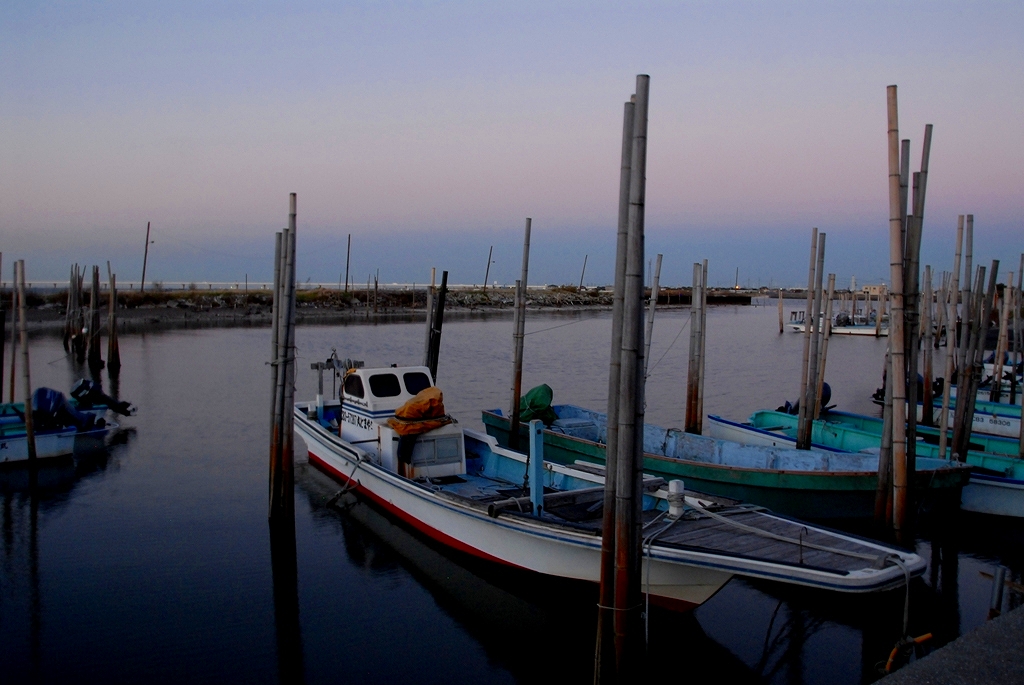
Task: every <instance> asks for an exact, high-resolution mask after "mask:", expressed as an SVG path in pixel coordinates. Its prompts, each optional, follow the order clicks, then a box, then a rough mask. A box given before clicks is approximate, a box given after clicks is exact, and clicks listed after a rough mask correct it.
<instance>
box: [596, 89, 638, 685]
mask: <svg viewBox="0 0 1024 685" xmlns="http://www.w3.org/2000/svg"><path fill="white" fill-rule="evenodd" d="M634 100H635V97H634V99H633V100H630V101H629V102H627V103H625V105H624V106H623V114H622V147H621V157H620V163H619V211H618V222H617V229H616V240H615V277H614V290H613V297H612V335H611V338H612V339H611V355H610V360H609V363H608V403H607V412H608V418H607V439H606V441H605V482H604V503H603V507H604V508H603V510H602V527H601V579H600V586H599V595H598V614H597V644H596V646H595V650H594V681H595V683H600V682H602V681H605V682H611V681H613V680H614V679H615V670H616V669H615V665H616V659H615V649H614V647H615V641H614V620H613V619H614V615H615V612H614V606H615V542H616V529H615V520H616V518H615V511H616V507H615V504H616V500H615V498H616V493H617V482H618V481H617V474H618V448H619V440H618V435H619V383H620V380H621V373H620V370H621V366H622V314H623V300H624V297H625V280H626V257H627V252H628V249H629V243H628V236H629V193H630V178H631V168H632V167H631V165H632V158H633V114H634V109H635V106H636V105H635V101H634Z"/></svg>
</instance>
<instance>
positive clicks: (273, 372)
mask: <svg viewBox="0 0 1024 685" xmlns="http://www.w3.org/2000/svg"><path fill="white" fill-rule="evenodd" d="M282 237H283V236H282V233H281V232H280V231H278V232H277V233H275V234H274V299H273V303H272V304H271V307H270V387H271V388H272V390H271V393H270V395H271V397H270V434H271V435H274V431H275V430H279V427H278V426H277V375H278V373H279V371H280V369H279V368H278V367H279V359H278V354H277V353H278V350H277V334H278V327H279V325H280V320H281V279H282V277H283V276H282V272H283V265H282V260H283V258H284V247H283V243H282ZM339 426H340V424H339ZM339 430H340V428H339ZM274 451H275V448H274V446H273V444H272V445H271V468H273V463H274V457H273V454H274Z"/></svg>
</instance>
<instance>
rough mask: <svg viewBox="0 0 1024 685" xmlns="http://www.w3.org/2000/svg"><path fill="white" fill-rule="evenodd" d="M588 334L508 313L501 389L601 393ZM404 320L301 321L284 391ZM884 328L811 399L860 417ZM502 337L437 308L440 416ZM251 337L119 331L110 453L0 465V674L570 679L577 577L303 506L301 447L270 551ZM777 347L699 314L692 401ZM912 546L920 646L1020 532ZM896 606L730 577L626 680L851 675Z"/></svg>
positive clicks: (53, 371) (683, 332)
mask: <svg viewBox="0 0 1024 685" xmlns="http://www.w3.org/2000/svg"><path fill="white" fill-rule="evenodd" d="M798 305H802V303H795V302H794V308H796V307H797V306H798ZM687 318H688V315H687V312H686V310H673V311H664V312H659V315H658V318H657V322H656V325H655V334H654V339H653V349H652V361H651V377H650V380H649V382H648V390H647V401H648V407H647V416H648V420H649V421H650V422H651V423H656V424H659V425H676V426H678V425H681V423H682V414H683V411H684V401H683V395H684V390H685V382H686V355H687V350H688V342H689V338H688V335H689V330H688V328H686V327H685V321H686V320H687ZM787 318H788V314H787ZM609 327H610V315H609V314H608V313H607V312H590V313H573V314H538V315H533V316H532V317H531V318H530V320H529V321H528V323H527V332H528V333H530V335H528V337H527V338H526V354H525V358H526V369H525V372H524V381H523V384H524V388H529V387H532V386H533V385H536V384H538V383H548V384H549V385H551V387H552V388H553V389H554V392H555V401H556V402H560V401H564V402H572V403H576V404H582V405H586V406H590V407H595V408H603V407H604V405H605V398H604V394H605V388H606V383H607V360H608V342H609V337H610V336H609ZM423 339H424V331H423V324H422V323H414V324H405V323H392V324H381V325H372V324H364V325H356V324H352V325H345V326H330V327H301V328H299V329H298V331H297V345H298V348H299V354H300V360H299V367H298V391H297V397H299V398H306V397H312V396H313V394H314V393H315V391H316V375H315V373H314V372H313V371H310V370H309V363H310V362H312V361H317V360H322V359H325V358H326V357H327V356H328V355H329V354H330V352H331V349H332V348H336V349H337V351H338V354H339V356H341V357H343V358H344V357H352V358H356V359H362V360H365V361H366V363H367V364H368V365H387V364H391V363H410V362H418V361H419V360H420V359H421V357H422V348H423ZM884 347H885V341H884V340H875V339H871V338H868V339H851V338H842V337H835V338H833V339H832V341H831V342H830V347H829V366H828V374H827V380H828V381H829V382H830V384H831V385H832V387H833V400H832V401H833V403H835V404H838V405H839V406H840V407H841V408H843V409H847V410H850V411H856V412H863V413H873V412H874V411H875V408H874V407H873V405H872V404H871V403H870V399H869V396H870V393H871V392H872V391H873V389H874V388H875V386H876V385H877V384H878V382H879V378H880V375H881V364H882V356H883V354H884ZM510 348H511V320H510V318H508V317H506V316H490V317H480V318H475V319H469V320H461V321H452V322H449V323H448V324H446V326H445V333H444V339H443V341H442V347H441V364H440V368H439V370H438V384H439V385H440V386H441V388H442V389H443V390H444V392H445V399H446V404H447V406H448V409H449V411H450V412H451V413H453V414H454V415H455V416H456V417H457V418H458V419H459V421H460V422H462V423H463V424H465V425H467V426H473V427H478V426H480V425H481V424H480V423H479V411H480V410H481V409H485V408H493V407H506V405H507V404H508V402H509V390H508V387H509V375H510V363H509V357H510V355H509V350H510ZM268 349H269V330H268V329H245V328H234V329H212V330H200V331H174V332H163V333H150V334H145V335H133V336H125V337H123V338H122V339H121V354H122V362H123V369H122V372H121V377H120V382H119V383H118V384H117V385H115V386H112V385H111V383H110V381H109V380H107V379H106V378H105V376H104V380H105V381H106V382H105V389H107V390H108V391H114V392H116V393H118V394H119V395H120V396H121V397H123V398H126V399H129V400H131V401H132V402H134V403H135V404H137V405H138V406H139V408H140V410H139V414H138V416H136V417H133V418H129V419H126V420H124V421H123V425H124V430H123V431H122V432H121V433H120V435H119V436H117V439H116V440H115V442H114V444H112V445H111V447H110V448H109V450H107V451H106V452H104V453H102V454H98V455H96V456H94V457H89V458H85V459H81V460H79V461H78V462H77V463H75V464H70V463H69V464H65V465H62V466H58V467H48V468H45V469H43V470H42V471H41V472H40V474H39V476H38V481H37V482H36V483H34V484H32V483H30V482H29V478H28V474H27V472H25V471H22V470H15V471H10V470H8V471H6V472H4V473H2V474H0V680H3V681H4V682H12V683H14V682H57V681H69V680H70V681H74V682H100V681H102V682H181V681H184V680H188V681H201V682H282V681H284V682H299V681H305V682H309V683H321V682H338V681H352V680H358V681H359V682H362V683H392V682H424V683H431V682H438V683H441V682H444V683H457V682H467V683H470V682H472V683H479V682H495V683H511V682H536V681H549V680H556V679H557V680H560V681H562V682H566V681H568V682H581V683H582V682H588V681H589V680H590V669H591V661H592V653H593V635H594V614H595V608H594V599H595V595H594V592H593V590H592V589H591V588H589V587H585V586H583V587H581V586H579V585H577V584H574V583H566V582H560V581H553V580H548V579H540V578H537V577H534V576H530V575H526V574H522V573H519V572H515V571H509V570H505V569H497V568H495V567H493V566H491V565H489V564H486V563H482V562H478V561H475V560H471V559H467V558H466V557H464V556H461V555H457V554H453V553H450V552H448V551H446V550H445V549H443V548H441V547H438V546H437V545H435V544H434V543H432V542H430V541H428V540H426V539H425V538H423V537H422V536H420V535H418V534H416V533H413V532H411V531H410V530H409V529H407V528H406V527H404V526H402V525H399V524H397V523H396V522H394V521H393V520H391V519H390V518H389V517H387V516H385V515H383V514H382V513H380V512H379V511H377V510H375V509H374V508H372V507H370V506H368V505H366V504H362V503H359V502H357V501H356V500H353V499H347V500H346V499H343V500H341V502H339V504H338V505H337V506H331V507H328V506H326V502H327V501H328V500H329V499H330V498H331V497H332V496H333V495H334V493H336V492H337V491H338V489H339V488H338V485H337V484H336V483H334V482H333V481H332V480H330V479H329V478H327V477H325V476H324V475H323V474H321V473H319V472H318V471H316V469H314V468H312V467H310V466H308V465H300V466H299V467H298V470H297V484H296V522H295V523H296V544H295V550H296V552H295V557H294V564H293V565H291V568H292V569H293V571H295V577H294V578H289V573H287V572H285V573H282V572H281V568H282V565H281V563H280V551H279V550H276V551H275V562H276V563H275V564H273V565H272V563H271V540H270V535H269V531H268V526H267V523H266V504H267V501H266V500H267V426H268V421H269V373H268V367H267V366H266V365H265V362H266V360H267V358H268ZM801 350H802V342H801V338H800V336H798V335H796V334H791V333H787V334H785V335H779V334H778V332H777V313H776V310H775V308H774V305H773V304H772V306H768V307H714V308H711V309H710V311H709V313H708V359H707V381H706V390H705V409H706V411H707V412H708V413H712V414H721V415H723V416H726V417H729V418H736V419H742V418H744V417H745V416H747V415H749V414H750V413H751V412H752V411H754V410H756V409H762V408H766V407H771V408H774V407H775V406H778V405H779V404H782V402H783V401H784V400H786V399H790V400H792V399H794V398H795V396H796V393H797V385H798V384H799V365H800V358H801ZM31 351H32V360H33V361H32V373H33V381H34V383H35V384H36V385H48V386H51V387H55V388H59V389H63V390H66V389H67V388H68V387H69V385H70V383H71V382H72V381H73V380H75V379H77V378H78V377H81V376H82V375H84V371H83V369H80V368H76V367H75V365H74V364H72V363H71V362H70V361H69V360H67V359H66V358H65V357H64V354H63V349H62V348H61V347H60V341H59V340H58V339H56V338H39V339H34V340H33V341H32V348H31ZM329 388H330V382H329V381H328V391H329ZM299 444H300V445H301V442H300V443H299ZM917 548H918V551H919V552H920V553H922V554H923V555H924V556H925V557H926V558H929V559H931V566H930V568H929V571H928V572H926V573H925V575H924V577H923V578H921V579H918V580H916V581H915V582H914V583H913V585H912V589H911V608H910V626H911V627H910V632H911V633H912V634H914V635H919V634H922V633H925V632H933V633H934V634H935V635H936V639H935V643H936V644H941V643H944V642H946V641H949V640H950V639H953V638H955V637H956V636H957V635H959V634H960V633H961V632H963V631H967V630H970V629H971V628H973V627H975V626H977V625H979V624H980V623H982V622H983V621H984V620H985V616H986V613H987V610H988V601H989V593H990V589H991V581H990V580H989V579H987V578H986V577H984V576H983V575H982V573H984V572H989V571H991V569H992V567H993V565H994V564H997V563H1004V564H1006V565H1008V566H1009V567H1010V568H1011V572H1012V577H1014V578H1015V579H1017V580H1019V579H1020V574H1021V571H1022V570H1024V558H1022V556H1024V555H1022V550H1024V526H1020V527H1018V526H1016V525H1014V524H1012V523H1005V522H999V523H997V522H992V521H989V520H986V519H978V518H963V519H961V520H958V521H945V522H940V523H938V524H936V525H933V526H930V527H928V528H925V529H923V530H922V531H921V533H920V537H919V540H918V542H917ZM287 556H288V555H287V553H286V554H285V557H286V563H284V565H283V567H284V568H287V567H288V566H289V564H288V563H287ZM903 600H904V595H903V593H902V591H896V592H891V593H887V594H885V595H882V596H876V597H870V598H863V597H852V598H851V597H836V596H834V595H826V594H822V593H817V592H810V591H804V590H799V589H794V588H788V587H783V586H779V585H774V584H770V583H760V582H747V581H743V580H740V579H734V580H733V581H731V582H730V583H729V584H728V585H727V586H726V587H725V588H724V589H723V590H722V591H721V592H720V593H719V594H718V595H716V596H715V597H714V598H712V599H711V600H710V601H708V602H707V603H706V604H705V605H703V606H702V607H700V608H699V609H698V610H696V611H695V612H693V613H691V614H687V615H678V614H672V613H669V612H664V611H657V610H654V611H652V613H651V616H650V621H649V650H650V663H651V664H652V665H651V668H650V670H651V672H652V673H651V675H655V676H656V677H664V678H683V677H685V678H692V677H694V676H706V677H709V678H711V677H714V678H718V679H722V678H725V679H726V680H725V681H726V682H752V683H760V682H770V683H783V682H785V683H862V682H870V681H872V680H874V679H876V678H877V677H878V671H877V664H878V663H879V662H884V660H885V658H886V657H887V656H888V652H889V650H890V649H891V648H892V646H893V644H894V643H895V641H896V640H897V639H898V638H899V636H900V632H901V623H902V614H903ZM1014 601H1016V599H1015V597H1014V596H1010V597H1008V599H1007V605H1008V606H1009V604H1010V603H1011V602H1014Z"/></svg>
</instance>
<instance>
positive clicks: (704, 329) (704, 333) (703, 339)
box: [697, 259, 708, 435]
mask: <svg viewBox="0 0 1024 685" xmlns="http://www.w3.org/2000/svg"><path fill="white" fill-rule="evenodd" d="M700 283H701V286H700V340H698V344H699V347H698V348H697V349H698V351H699V355H698V356H697V434H698V435H703V434H704V364H705V362H706V361H707V340H708V260H706V259H705V260H703V261H702V264H701V279H700Z"/></svg>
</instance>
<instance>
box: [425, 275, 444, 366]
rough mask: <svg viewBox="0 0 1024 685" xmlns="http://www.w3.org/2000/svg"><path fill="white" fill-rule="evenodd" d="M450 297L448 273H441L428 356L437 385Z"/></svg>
mask: <svg viewBox="0 0 1024 685" xmlns="http://www.w3.org/2000/svg"><path fill="white" fill-rule="evenodd" d="M447 297H448V272H447V271H442V272H441V287H440V289H439V290H438V291H437V304H436V305H435V306H434V324H433V328H432V329H431V331H430V352H429V354H428V355H427V367H429V368H430V376H431V378H433V379H434V385H437V364H438V361H439V360H440V358H441V328H442V327H443V326H444V303H445V299H446V298H447Z"/></svg>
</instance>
